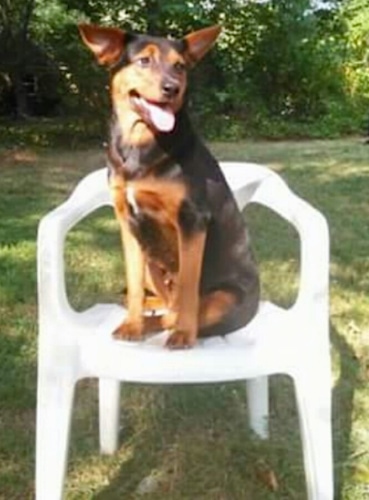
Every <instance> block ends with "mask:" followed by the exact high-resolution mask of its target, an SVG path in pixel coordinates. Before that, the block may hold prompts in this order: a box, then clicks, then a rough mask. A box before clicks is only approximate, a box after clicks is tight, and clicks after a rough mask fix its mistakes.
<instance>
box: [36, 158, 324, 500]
mask: <svg viewBox="0 0 369 500" xmlns="http://www.w3.org/2000/svg"><path fill="white" fill-rule="evenodd" d="M222 168H223V170H224V173H225V175H226V177H227V180H228V182H229V184H230V186H231V187H232V190H233V191H234V194H235V197H236V200H237V202H238V204H239V206H240V207H241V208H243V207H244V206H245V205H246V204H247V203H250V202H256V203H260V204H262V205H265V206H267V207H270V208H271V209H272V210H274V211H275V212H276V213H278V214H279V215H280V216H282V217H283V218H285V219H286V220H287V221H289V222H290V223H291V224H292V225H293V226H294V227H295V228H296V230H297V231H298V233H299V236H300V245H301V254H300V255H301V259H300V260H301V265H300V283H299V291H298V296H297V300H296V302H295V304H294V305H293V306H292V307H291V308H289V309H283V308H281V307H278V306H276V305H275V304H272V303H270V302H265V303H261V304H260V310H259V312H258V314H257V316H256V317H255V318H254V319H253V321H252V322H251V323H250V324H249V325H248V326H247V327H246V328H243V329H240V330H238V331H237V332H234V333H233V334H230V335H228V336H226V337H224V338H218V337H217V338H210V339H207V340H202V341H200V342H199V343H198V345H196V346H195V347H194V348H193V349H190V350H179V351H174V352H173V351H170V350H168V349H167V348H165V347H163V344H164V342H165V339H166V336H167V333H166V332H162V333H160V334H158V335H155V336H153V337H151V338H149V339H147V340H145V341H143V342H140V343H134V342H124V341H116V340H114V339H113V338H112V332H113V331H114V329H115V328H116V327H117V326H118V324H119V323H120V322H121V321H122V318H123V316H124V314H125V311H124V309H123V308H122V307H120V306H118V305H112V304H96V305H95V306H93V307H92V308H90V309H88V310H86V311H83V312H76V311H75V310H73V309H72V307H71V306H70V304H69V302H68V298H67V295H66V289H65V277H64V257H63V253H64V239H65V236H66V234H67V232H68V231H69V230H70V229H71V228H72V227H73V226H74V225H75V224H76V223H77V222H78V221H80V220H81V219H82V218H84V217H85V216H86V215H88V214H89V213H91V212H92V211H94V210H95V209H97V208H98V207H101V206H103V205H108V204H111V200H110V195H109V190H108V185H107V172H106V170H105V169H102V170H99V171H96V172H94V173H92V174H90V175H88V176H87V177H85V178H84V179H83V180H82V181H81V182H80V183H79V184H78V186H77V188H76V189H75V190H74V192H73V193H72V195H71V197H70V198H69V199H68V200H67V201H66V202H65V203H63V204H62V205H61V206H59V207H58V208H56V209H55V210H53V211H52V212H51V213H49V214H48V215H46V216H45V217H44V218H43V219H42V221H41V223H40V226H39V234H38V293H39V351H38V397H37V446H36V448H37V450H36V499H37V500H59V499H61V498H62V497H63V483H64V478H65V473H66V464H67V458H68V446H69V430H70V422H71V413H72V407H73V394H74V388H75V384H76V382H77V381H78V380H79V379H82V378H84V377H98V378H99V401H100V403H99V411H100V447H101V452H102V453H108V454H111V453H114V451H115V450H116V449H117V447H118V428H119V406H120V405H119V394H120V382H126V381H129V382H138V383H139V382H141V383H148V382H149V383H157V384H176V383H205V382H224V381H231V380H247V396H248V407H249V416H250V418H249V420H250V426H251V428H252V429H253V431H254V432H255V433H256V434H257V435H258V436H260V437H261V438H267V437H268V375H271V374H276V373H284V374H288V375H290V376H291V377H292V379H293V381H294V387H295V391H296V397H297V405H298V412H299V419H300V427H301V434H302V446H303V454H304V463H305V474H306V484H307V491H308V498H309V500H332V498H333V472H332V442H331V441H332V437H331V371H330V351H329V349H330V346H329V320H328V266H329V236H328V228H327V224H326V221H325V219H324V217H323V216H322V215H321V214H320V213H319V212H318V211H317V210H315V209H314V208H312V207H311V206H310V205H309V204H307V203H306V202H305V201H303V200H302V199H301V198H299V197H297V196H296V195H295V194H293V193H292V192H291V190H290V189H289V188H288V187H287V185H286V184H285V182H284V181H283V180H282V179H281V177H279V176H278V175H277V174H276V173H274V172H273V171H271V170H269V169H268V168H266V167H263V166H260V165H256V164H250V163H223V164H222ZM245 453H247V451H246V450H245Z"/></svg>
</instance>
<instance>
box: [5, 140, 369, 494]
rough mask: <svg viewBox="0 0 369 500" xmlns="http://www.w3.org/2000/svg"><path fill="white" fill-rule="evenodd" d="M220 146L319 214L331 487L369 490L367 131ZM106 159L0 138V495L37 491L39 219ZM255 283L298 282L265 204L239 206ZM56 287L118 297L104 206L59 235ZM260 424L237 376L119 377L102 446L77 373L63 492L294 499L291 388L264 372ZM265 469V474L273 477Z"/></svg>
mask: <svg viewBox="0 0 369 500" xmlns="http://www.w3.org/2000/svg"><path fill="white" fill-rule="evenodd" d="M212 147H213V150H214V151H215V153H216V155H217V156H218V158H222V159H232V160H248V161H258V162H262V163H265V164H268V165H270V166H271V167H272V168H274V169H276V170H277V171H278V172H280V173H281V175H283V176H284V178H285V179H286V180H287V181H288V183H289V184H290V186H291V187H292V188H293V189H294V190H295V191H296V192H297V193H298V194H300V195H301V196H303V197H304V198H306V199H307V200H309V201H310V202H311V203H312V204H313V205H315V206H316V207H317V208H318V209H320V210H321V211H322V212H323V213H324V214H325V215H326V216H327V218H328V221H329V225H330V233H331V238H332V245H331V338H332V358H333V377H334V390H333V402H334V451H335V475H336V490H337V498H341V499H342V500H364V499H365V498H368V492H369V445H368V443H369V425H368V421H369V391H368V387H369V384H368V375H369V315H368V311H369V202H368V193H369V190H368V189H369V188H368V185H369V161H368V154H369V146H365V145H363V144H362V142H361V141H360V140H359V139H347V140H334V141H309V142H278V143H267V142H243V143H233V144H231V143H228V144H220V143H216V144H213V145H212ZM102 164H103V157H102V154H101V152H99V151H97V150H96V151H95V150H84V151H73V152H66V151H65V150H63V151H61V150H59V151H57V152H55V151H52V150H25V149H24V150H18V151H15V150H13V151H5V150H3V151H0V175H1V180H0V213H1V217H0V499H1V500H14V499H19V500H25V499H32V498H33V481H34V479H33V469H34V429H35V404H36V392H35V391H36V356H37V348H36V340H37V301H36V267H35V256H36V243H35V242H36V231H37V223H38V221H39V219H40V218H41V217H42V215H44V214H45V213H46V212H47V211H49V210H50V209H51V208H53V207H55V206H56V205H57V204H59V203H60V202H61V201H62V200H63V199H65V197H66V196H67V195H68V194H69V193H70V191H71V190H72V188H73V186H74V185H75V184H76V183H77V181H78V179H79V178H81V177H82V176H83V175H85V174H86V173H87V172H89V171H92V170H94V169H96V168H97V167H98V166H100V165H102ZM248 216H249V219H250V226H251V232H252V236H253V240H254V245H255V249H256V253H257V256H258V259H259V261H260V267H261V272H262V282H263V295H264V296H265V297H269V298H271V299H272V300H274V301H276V302H278V303H281V304H289V303H291V302H292V301H293V299H294V297H295V293H296V286H297V285H296V283H297V282H296V279H297V269H298V242H297V238H296V234H295V233H294V231H293V230H291V229H290V228H289V227H288V226H286V225H285V224H284V223H283V222H280V221H279V220H278V219H277V218H276V217H275V216H273V215H271V214H270V213H269V212H267V211H266V210H265V209H264V210H262V209H260V208H256V207H252V209H250V210H249V213H248ZM66 257H67V280H68V292H69V294H70V298H71V301H72V303H73V304H74V306H75V307H76V308H84V307H86V306H88V305H90V304H92V303H94V302H96V301H97V300H98V301H119V300H120V296H121V291H122V288H123V263H122V257H121V251H120V244H119V234H118V228H117V224H116V222H115V220H114V218H113V215H112V211H111V210H110V209H104V210H101V211H99V212H97V214H95V215H93V216H91V217H89V218H88V219H87V220H86V221H84V222H83V223H81V224H80V225H79V226H77V228H76V229H75V230H73V232H72V233H71V234H70V236H69V237H68V239H67V247H66ZM271 385H272V389H271V438H270V440H269V441H267V442H265V443H264V442H260V441H258V440H256V439H254V438H253V436H252V435H251V433H250V432H249V431H248V429H247V425H246V416H247V408H246V405H245V394H244V386H243V384H241V383H236V384H224V385H217V386H197V387H149V386H144V387H141V386H134V385H131V384H127V385H125V386H124V388H123V397H122V410H123V411H122V432H121V446H120V449H119V452H118V453H117V454H116V455H115V456H114V457H101V456H100V455H99V454H98V441H97V438H98V431H97V394H96V383H95V381H92V380H86V381H83V382H81V383H80V384H79V386H78V388H77V397H76V407H75V413H74V419H73V439H72V444H71V452H70V460H69V471H68V483H67V498H68V499H71V500H77V499H78V500H79V499H83V500H87V499H91V500H92V499H99V500H100V499H101V500H105V499H106V500H110V499H112V500H115V499H116V500H119V499H122V498H125V499H137V498H142V497H143V498H147V499H150V500H156V499H157V500H159V499H163V498H168V499H170V500H180V499H181V500H182V499H185V500H189V499H191V500H192V499H196V500H197V499H201V500H275V499H283V500H284V499H286V500H287V499H290V500H303V499H305V498H306V494H305V483H304V469H303V464H302V457H301V445H300V440H299V428H298V421H297V415H296V407H295V402H294V396H293V388H292V385H291V382H290V380H289V379H288V378H287V377H283V376H278V377H273V378H272V384H271ZM273 485H274V486H273Z"/></svg>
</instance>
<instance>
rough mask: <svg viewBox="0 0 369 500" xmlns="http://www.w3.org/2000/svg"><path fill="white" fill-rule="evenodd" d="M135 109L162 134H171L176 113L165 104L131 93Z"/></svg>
mask: <svg viewBox="0 0 369 500" xmlns="http://www.w3.org/2000/svg"><path fill="white" fill-rule="evenodd" d="M130 99H131V102H132V103H133V105H134V108H135V109H136V110H137V112H138V113H139V114H140V115H141V117H142V118H143V120H144V121H145V122H146V123H148V124H149V125H151V126H153V127H154V128H155V129H156V130H158V131H160V132H171V131H172V130H173V128H174V124H175V116H174V112H173V110H172V109H171V107H170V106H169V104H168V103H165V102H157V101H151V100H148V99H145V98H144V97H142V96H141V95H140V94H138V92H135V91H132V92H131V93H130Z"/></svg>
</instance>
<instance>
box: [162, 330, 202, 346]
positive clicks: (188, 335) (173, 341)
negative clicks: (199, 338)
mask: <svg viewBox="0 0 369 500" xmlns="http://www.w3.org/2000/svg"><path fill="white" fill-rule="evenodd" d="M195 343H196V335H194V334H193V333H192V332H189V331H185V330H180V329H176V330H174V331H173V333H171V335H170V336H169V337H168V340H167V342H166V346H167V347H169V349H188V348H190V347H193V346H194V345H195Z"/></svg>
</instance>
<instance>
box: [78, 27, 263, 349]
mask: <svg viewBox="0 0 369 500" xmlns="http://www.w3.org/2000/svg"><path fill="white" fill-rule="evenodd" d="M79 29H80V33H81V36H82V39H83V41H84V42H85V44H86V45H87V46H88V47H89V48H90V49H91V50H92V52H93V53H94V54H95V56H96V58H97V60H98V62H99V63H100V64H104V65H106V66H107V67H108V68H109V70H110V75H111V82H110V83H111V100H112V108H113V109H112V125H111V136H110V141H109V146H108V154H107V160H108V166H109V174H110V176H109V181H110V189H111V193H112V196H113V200H114V207H115V213H116V216H117V218H118V220H119V222H120V225H121V231H122V241H123V247H124V251H125V256H126V262H127V266H126V267H127V276H126V277H127V289H128V297H127V300H128V315H127V319H126V320H125V321H124V322H123V324H122V325H121V326H120V327H119V328H118V329H117V331H116V332H115V334H114V335H115V337H116V338H121V339H139V338H140V337H141V336H142V335H143V334H146V333H149V332H150V331H157V330H160V329H163V328H165V329H169V330H171V331H172V333H171V335H170V337H169V339H168V342H167V345H168V346H169V347H172V348H181V347H189V346H192V345H193V344H194V343H195V342H196V338H197V336H208V335H224V334H226V333H229V332H231V331H233V330H235V329H237V328H239V327H241V326H243V325H245V324H247V323H248V322H249V321H250V320H251V319H252V318H253V316H254V315H255V313H256V310H257V307H258V302H259V279H258V273H257V269H256V266H255V263H254V260H253V257H252V254H251V250H250V248H249V241H248V235H247V232H246V228H245V225H244V220H243V217H242V215H241V213H240V211H239V210H238V208H237V205H236V202H235V200H234V198H233V196H232V193H231V191H230V189H229V187H228V185H227V183H226V181H225V179H224V176H223V174H222V172H221V170H220V168H219V166H218V164H217V162H216V160H215V159H214V158H213V156H212V155H211V154H210V152H209V151H208V150H207V148H206V147H205V146H204V144H203V143H202V142H201V140H200V139H199V137H198V136H197V135H196V133H195V132H194V130H193V128H192V126H191V123H190V121H189V118H188V115H187V112H186V107H185V93H186V86H187V71H188V69H189V68H191V67H192V66H193V65H194V64H196V63H197V62H198V61H199V60H200V59H201V58H202V57H203V56H204V55H205V54H206V53H207V52H208V50H209V49H210V48H211V46H212V45H213V43H214V42H215V40H216V38H217V37H218V35H219V32H220V28H219V27H218V26H213V27H210V28H205V29H202V30H199V31H195V32H193V33H191V34H189V35H187V36H185V37H184V38H183V39H181V40H171V39H166V38H160V37H152V36H147V35H137V34H131V33H128V32H125V31H122V30H120V29H118V28H108V27H99V26H92V25H86V24H84V25H80V26H79ZM147 290H150V293H151V294H155V296H157V297H159V298H160V300H161V302H162V303H163V305H164V306H165V308H166V309H167V311H168V312H167V313H165V314H163V315H161V316H160V315H159V316H148V315H145V314H144V304H145V295H146V294H147Z"/></svg>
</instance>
